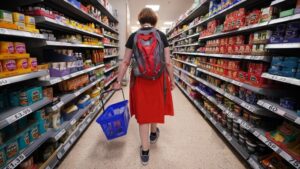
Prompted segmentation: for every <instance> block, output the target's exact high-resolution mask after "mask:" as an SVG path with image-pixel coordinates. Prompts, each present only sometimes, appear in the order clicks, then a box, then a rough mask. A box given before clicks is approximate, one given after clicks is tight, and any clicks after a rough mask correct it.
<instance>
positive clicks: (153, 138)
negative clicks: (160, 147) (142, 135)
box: [150, 128, 159, 144]
mask: <svg viewBox="0 0 300 169" xmlns="http://www.w3.org/2000/svg"><path fill="white" fill-rule="evenodd" d="M158 137H159V129H158V128H157V129H156V133H151V134H150V143H151V144H155V143H156V142H157V139H158Z"/></svg>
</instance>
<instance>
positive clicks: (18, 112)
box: [0, 97, 52, 129]
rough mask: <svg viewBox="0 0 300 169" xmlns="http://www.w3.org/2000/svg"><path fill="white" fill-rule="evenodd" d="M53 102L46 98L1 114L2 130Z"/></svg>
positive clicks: (0, 123)
mask: <svg viewBox="0 0 300 169" xmlns="http://www.w3.org/2000/svg"><path fill="white" fill-rule="evenodd" d="M51 102H52V101H51V100H50V99H49V98H47V97H45V98H43V99H42V100H40V101H38V102H36V103H34V104H32V105H30V106H25V107H21V106H20V107H14V108H11V109H9V110H7V111H4V112H1V117H0V129H2V128H4V127H6V126H8V125H9V124H12V123H13V122H15V121H17V120H19V119H21V118H23V117H25V116H27V115H29V114H31V113H32V112H35V111H37V110H39V109H40V108H42V107H44V106H46V105H47V104H49V103H51Z"/></svg>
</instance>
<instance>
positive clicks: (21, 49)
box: [14, 42, 26, 54]
mask: <svg viewBox="0 0 300 169" xmlns="http://www.w3.org/2000/svg"><path fill="white" fill-rule="evenodd" d="M14 47H15V53H17V54H24V53H26V45H25V43H23V42H14Z"/></svg>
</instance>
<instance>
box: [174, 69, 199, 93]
mask: <svg viewBox="0 0 300 169" xmlns="http://www.w3.org/2000/svg"><path fill="white" fill-rule="evenodd" d="M174 75H175V76H177V77H178V78H179V79H180V80H181V81H183V82H184V83H185V84H186V85H188V86H189V87H190V88H191V89H192V90H195V86H192V85H191V84H190V83H188V82H187V81H186V80H185V79H183V78H181V77H180V76H179V75H178V74H175V73H174Z"/></svg>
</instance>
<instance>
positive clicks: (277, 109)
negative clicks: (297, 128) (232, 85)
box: [257, 100, 300, 125]
mask: <svg viewBox="0 0 300 169" xmlns="http://www.w3.org/2000/svg"><path fill="white" fill-rule="evenodd" d="M257 104H258V105H260V106H262V107H264V108H265V109H267V110H270V111H272V112H274V113H276V114H278V115H280V116H282V117H284V118H286V119H288V120H290V121H292V122H294V123H296V124H298V125H300V117H299V116H297V113H296V112H295V111H293V110H289V109H286V108H283V107H281V106H280V105H279V104H277V103H274V102H272V101H269V100H259V101H258V102H257Z"/></svg>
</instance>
